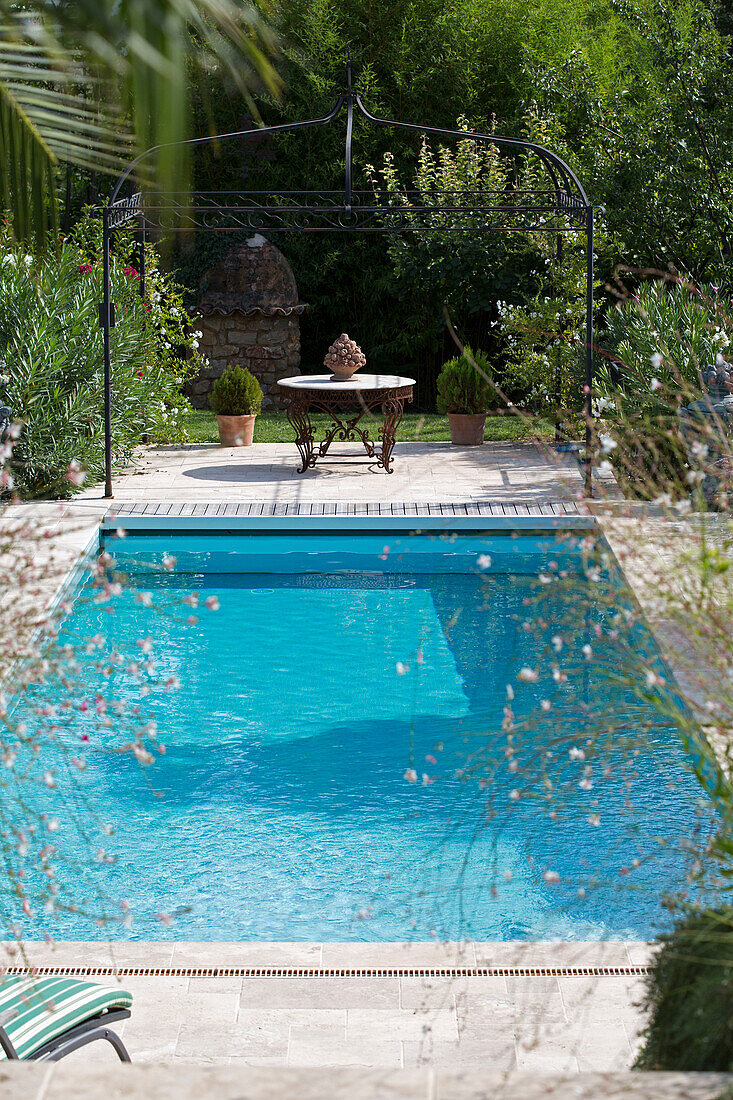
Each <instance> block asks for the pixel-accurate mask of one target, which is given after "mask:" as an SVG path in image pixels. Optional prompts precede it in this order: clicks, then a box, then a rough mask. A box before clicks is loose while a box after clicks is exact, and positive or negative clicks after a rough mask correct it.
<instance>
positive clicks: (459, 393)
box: [437, 345, 494, 415]
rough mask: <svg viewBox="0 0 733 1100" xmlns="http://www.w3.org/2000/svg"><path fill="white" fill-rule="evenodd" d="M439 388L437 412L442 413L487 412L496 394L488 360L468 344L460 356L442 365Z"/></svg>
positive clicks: (472, 413)
mask: <svg viewBox="0 0 733 1100" xmlns="http://www.w3.org/2000/svg"><path fill="white" fill-rule="evenodd" d="M437 385H438V412H442V413H468V414H469V415H475V414H477V413H485V412H488V409H489V406H490V405H491V399H492V397H493V395H494V390H493V387H492V385H491V366H490V364H489V361H488V359H487V358H486V356H485V355H484V354H483V352H481V351H472V350H471V348H470V347H469V346H468V345H466V346H465V347H464V349H463V353H462V354H461V355H457V356H456V357H455V358H454V359H449V360H448V362H447V363H444V364H443V369H442V370H441V372H440V374H439V375H438V383H437Z"/></svg>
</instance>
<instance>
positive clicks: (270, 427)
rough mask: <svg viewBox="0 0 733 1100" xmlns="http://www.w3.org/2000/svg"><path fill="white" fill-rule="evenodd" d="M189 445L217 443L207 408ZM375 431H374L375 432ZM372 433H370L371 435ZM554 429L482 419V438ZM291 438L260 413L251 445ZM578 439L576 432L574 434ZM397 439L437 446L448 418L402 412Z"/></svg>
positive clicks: (281, 419)
mask: <svg viewBox="0 0 733 1100" xmlns="http://www.w3.org/2000/svg"><path fill="white" fill-rule="evenodd" d="M312 419H313V427H314V429H315V435H316V439H318V438H322V437H323V435H324V434H325V431H326V428H327V427H328V425H329V424H330V420H329V418H328V417H327V416H325V415H323V414H317V415H314V416H313V418H312ZM186 426H187V430H188V437H189V440H190V442H191V443H218V442H219V431H218V428H217V424H216V417H215V415H214V413H213V412H210V411H209V410H208V409H192V410H191V413H190V415H189V419H188V421H187V425H186ZM377 430H378V429H377ZM375 434H376V431H373V432H372V435H375ZM554 435H555V427H554V424H553V421H552V419H551V418H550V417H544V416H533V417H529V418H524V417H519V416H490V417H488V418H487V420H486V431H485V433H484V439H486V440H489V441H498V440H528V439H540V440H545V441H547V440H552V439H554ZM294 438H295V435H294V433H293V429H292V428H291V427H290V425H289V424H288V421H287V418H286V416H285V413H282V412H263V413H260V415H259V416H258V417H257V422H256V424H255V443H290V442H292V441H293V439H294ZM578 438H580V432H579V433H578ZM397 439H398V440H401V441H402V442H407V443H412V442H420V443H437V442H442V441H444V440H449V439H450V430H449V428H448V419H447V417H445V416H441V415H439V414H438V413H405V416H404V418H403V420H402V423H401V424H400V427H399V431H398V432H397Z"/></svg>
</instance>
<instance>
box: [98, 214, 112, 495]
mask: <svg viewBox="0 0 733 1100" xmlns="http://www.w3.org/2000/svg"><path fill="white" fill-rule="evenodd" d="M110 237H111V231H110V227H109V208H107V207H105V208H104V210H103V211H102V284H103V285H102V306H101V310H100V313H101V317H100V320H101V323H102V339H103V342H104V495H105V497H106V498H108V499H111V498H112V496H113V494H112V301H111V288H110V255H109V254H110Z"/></svg>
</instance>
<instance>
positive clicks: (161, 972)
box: [0, 964, 649, 978]
mask: <svg viewBox="0 0 733 1100" xmlns="http://www.w3.org/2000/svg"><path fill="white" fill-rule="evenodd" d="M31 969H32V973H33V974H34V975H35V976H37V977H47V976H49V975H69V976H71V975H80V976H83V977H89V978H93V977H104V976H110V975H115V976H117V977H120V978H591V977H602V978H606V977H624V978H625V977H629V978H634V977H643V976H644V975H645V974H646V973H647V972H648V970H649V967H648V966H369V967H315V966H314V967H305V966H114V965H113V964H111V965H109V966H34V967H32V968H31ZM0 973H2V974H7V975H16V974H27V973H28V971H27V969H26V968H25V967H22V966H7V967H5V968H4V969H3V970H1V971H0Z"/></svg>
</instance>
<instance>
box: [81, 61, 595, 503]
mask: <svg viewBox="0 0 733 1100" xmlns="http://www.w3.org/2000/svg"><path fill="white" fill-rule="evenodd" d="M343 112H345V114H346V135H345V157H344V176H343V187H342V188H340V189H339V190H334V191H323V190H318V191H312V190H304V191H253V190H241V191H201V192H196V193H195V194H193V195H192V196H191V195H188V194H184V193H183V192H179V193H175V192H166V193H156V192H154V191H152V190H147V189H142V190H139V191H136V192H134V193H133V194H130V195H127V196H124V197H123V196H122V191H123V188H125V186H126V185H127V184H128V183H129V182H130V181H132V180H135V179H136V171H137V170H138V169H144V166H145V162H146V160H149V158H150V157H151V156H152V155H153V154H154V153H156V152H157V151H158V150H159V149H160V148H161V146H153V147H152V148H150V149H148V150H146V151H145V152H144V153H142V154H141V155H140V156H139V157H137V158H136V159H135V160H133V161H132V162H131V163H130V165H129V166H128V167H127V168H126V169H125V171H124V172H123V173H122V175H121V176H120V177H119V179H118V180H117V182H116V183H115V186H114V188H113V190H112V194H111V197H110V199H109V202H108V203H107V205H106V206H104V207H102V209H101V215H102V267H103V271H102V274H103V300H102V303H101V305H100V323H101V326H102V330H103V336H104V426H105V496H106V497H112V495H113V494H112V356H111V330H112V326H113V324H114V308H113V304H112V298H111V283H110V249H111V241H112V236H113V234H114V233H115V231H117V230H120V229H126V228H131V227H133V228H136V229H137V232H138V236H139V241H140V245H141V247H140V257H141V263H140V275H141V279H140V292H141V294H144V293H145V267H144V244H145V239H146V234H147V233H148V232H153V233H161V232H190V231H196V230H198V231H202V232H230V233H231V232H236V231H238V230H244V231H256V232H276V233H281V232H320V233H324V232H325V233H328V232H331V233H333V232H338V233H343V232H354V233H360V232H361V233H410V232H437V233H466V232H471V233H479V234H480V233H508V232H525V233H526V232H533V233H548V234H556V235H563V234H566V233H578V232H582V233H583V234H584V235H585V242H586V342H585V386H584V396H585V417H586V431H585V491H586V495H588V496H590V495H591V494H592V479H591V457H592V456H591V443H592V440H591V400H592V391H593V278H594V270H593V206H592V205H591V203H590V201H589V199H588V197H587V195H586V193H585V191H584V190H583V187H582V185H581V183H580V181H579V180H578V178H577V176H576V175H575V173H574V172H573V170H572V169H571V168H570V166H569V165H568V164H567V163H566V162H565V161H564V160H563V159H562V158H561V157H559V156H558V155H557V154H556V153H554V152H553V151H552V150H550V149H547V148H545V147H544V146H542V145H537V144H535V143H534V142H531V141H523V140H520V139H518V138H508V137H502V136H499V135H496V134H482V133H476V132H474V131H467V130H447V129H443V128H439V127H435V126H425V125H422V124H418V123H412V122H401V121H398V120H396V119H389V118H382V117H380V116H378V115H374V114H372V113H371V111H369V110H368V108H367V107H366V106H365V104H364V102H363V100H362V98H361V96H360V95H359V93H358V92H356V91H354V88H353V81H352V63H351V61H348V62H347V63H346V81H345V87H344V90H343V91H342V92H341V93H340V94H339V96H338V99H337V101H336V103H335V104H334V107H333V109H332V110H331V111H329V113H328V114H326V115H323V116H322V117H320V118H314V119H306V120H303V121H301V122H291V123H283V124H281V125H278V126H266V127H263V128H258V129H256V130H242V131H237V132H234V133H229V134H217V135H212V136H208V137H201V138H192V139H190V140H189V141H185V142H180V143H179V144H180V145H181V146H190V147H195V146H205V145H212V144H214V143H222V142H226V141H233V140H238V141H240V142H241V141H242V140H246V139H247V138H250V139H251V138H252V137H254V136H256V137H257V138H258V139H261V138H262V137H268V136H276V135H278V134H288V133H295V132H298V131H301V130H306V129H314V128H318V127H323V126H330V125H332V124H333V123H334V122H335V121H336V120H337V119H338V118H339V117H340V116H341V115H342V113H343ZM355 117H358V118H361V119H363V120H365V121H366V122H368V123H370V124H372V125H375V126H380V127H388V128H391V129H395V130H405V131H410V132H413V133H416V134H425V135H429V136H432V137H436V138H446V139H450V140H454V141H473V142H476V143H478V144H480V145H493V146H496V147H497V148H498V149H500V150H506V151H508V152H509V153H512V154H514V155H519V156H527V155H529V154H534V155H535V156H536V157H537V160H538V161H539V163H540V164H541V165H542V168H543V170H544V173H545V177H546V179H545V181H544V186H543V187H538V188H533V189H521V188H512V187H508V188H506V189H504V190H495V191H491V190H460V191H448V190H439V189H435V190H431V191H429V192H424V191H417V190H400V191H397V192H395V191H393V190H387V189H380V188H379V187H378V186H377V187H375V188H373V189H372V190H369V191H364V190H354V187H353V143H354V120H355Z"/></svg>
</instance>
